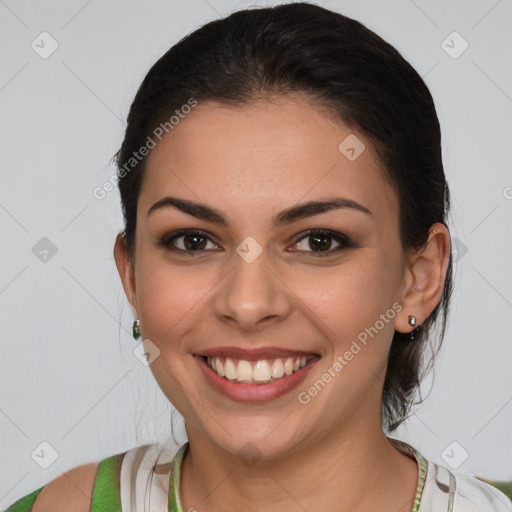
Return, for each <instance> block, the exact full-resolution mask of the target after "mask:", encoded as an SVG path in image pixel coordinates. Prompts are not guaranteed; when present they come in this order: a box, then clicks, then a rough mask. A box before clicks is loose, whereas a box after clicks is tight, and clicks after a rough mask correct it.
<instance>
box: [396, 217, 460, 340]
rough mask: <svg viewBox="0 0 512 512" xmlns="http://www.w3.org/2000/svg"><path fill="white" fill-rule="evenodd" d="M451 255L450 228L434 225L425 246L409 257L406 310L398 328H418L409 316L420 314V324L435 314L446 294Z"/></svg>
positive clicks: (404, 291) (404, 294) (403, 299)
mask: <svg viewBox="0 0 512 512" xmlns="http://www.w3.org/2000/svg"><path fill="white" fill-rule="evenodd" d="M450 254H451V241H450V232H449V231H448V228H447V227H446V226H445V225H444V224H441V223H436V224H432V226H431V227H430V230H429V237H428V241H427V243H426V244H425V246H424V247H423V248H421V249H419V250H418V251H415V252H413V253H411V254H410V255H409V256H408V258H407V262H406V270H405V276H404V285H403V288H402V296H401V300H400V303H401V304H402V308H403V309H402V310H401V311H400V313H399V314H398V315H397V316H396V317H395V330H396V331H398V332H403V333H405V332H410V331H412V330H413V329H414V328H415V326H411V325H409V322H408V317H409V315H413V316H415V317H416V326H418V325H421V324H422V323H423V322H424V321H425V320H426V319H427V318H428V316H429V315H430V313H432V311H433V310H434V308H435V307H436V305H437V304H438V303H439V300H440V299H441V295H442V293H443V288H444V281H445V278H446V271H447V270H448V264H449V261H450Z"/></svg>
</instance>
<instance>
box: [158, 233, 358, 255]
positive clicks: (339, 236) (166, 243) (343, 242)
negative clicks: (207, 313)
mask: <svg viewBox="0 0 512 512" xmlns="http://www.w3.org/2000/svg"><path fill="white" fill-rule="evenodd" d="M186 235H199V236H201V237H203V238H207V239H209V240H210V241H211V242H213V240H211V239H210V237H209V235H207V234H206V233H204V232H203V231H199V230H191V229H181V230H179V231H175V232H174V233H170V234H168V235H165V236H163V237H162V238H161V239H160V240H159V241H158V242H157V243H156V244H155V245H157V246H163V247H165V248H166V249H167V250H169V251H173V252H181V253H196V252H204V251H206V250H208V249H201V250H196V251H187V250H184V249H178V248H177V247H173V246H172V242H174V241H175V240H176V239H178V238H181V237H183V236H186ZM315 235H323V236H327V237H329V238H332V239H333V240H335V241H336V242H338V243H339V244H340V247H337V248H335V249H329V250H328V251H299V252H305V253H310V254H311V255H312V256H313V257H320V258H321V257H325V256H329V255H331V254H333V253H337V252H339V251H341V250H343V249H349V248H352V247H355V244H354V243H353V242H352V240H351V239H350V238H349V237H348V236H346V235H344V234H343V233H337V232H336V231H329V230H326V229H311V230H309V231H306V232H305V233H301V235H300V238H297V239H296V240H295V242H294V243H293V244H292V245H296V244H297V243H299V242H300V241H302V240H304V239H307V238H311V237H313V236H315ZM213 243H214V242H213ZM215 245H216V244H215Z"/></svg>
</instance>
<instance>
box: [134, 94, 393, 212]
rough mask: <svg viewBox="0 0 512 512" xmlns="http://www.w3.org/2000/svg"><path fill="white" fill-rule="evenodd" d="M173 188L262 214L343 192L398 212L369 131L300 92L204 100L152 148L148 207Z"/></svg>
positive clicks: (144, 199) (143, 196) (144, 200)
mask: <svg viewBox="0 0 512 512" xmlns="http://www.w3.org/2000/svg"><path fill="white" fill-rule="evenodd" d="M340 145H341V146H340ZM354 156H355V157H356V158H354ZM166 194H167V195H173V196H176V195H180V194H181V196H182V197H186V198H190V199H192V200H198V199H199V200H201V201H204V202H207V203H208V204H212V205H214V206H217V207H219V208H220V209H225V210H226V211H228V210H229V207H231V208H232V209H233V210H234V213H238V212H235V210H237V209H239V208H243V209H244V211H245V212H248V209H249V207H250V205H252V206H253V207H254V208H255V209H256V210H259V212H260V215H261V214H263V213H264V210H261V208H264V209H266V210H268V214H269V215H271V214H273V213H274V212H275V211H276V208H277V207H279V209H280V208H282V207H283V204H286V205H290V204H293V203H296V202H298V201H302V200H304V201H306V200H313V199H317V198H320V197H325V196H333V195H342V196H345V197H348V198H350V199H353V200H355V201H358V202H360V203H362V204H363V205H365V206H367V207H369V208H370V209H371V210H372V211H374V213H375V214H376V216H378V215H380V216H381V217H382V216H383V215H384V214H386V213H388V214H389V215H391V216H394V217H395V218H396V216H397V204H396V203H397V201H396V196H395V193H394V191H393V190H392V189H391V187H390V186H389V185H388V183H387V182H386V181H385V180H384V178H383V170H382V168H381V163H380V161H379V159H378V157H377V155H376V153H375V149H374V147H373V145H372V144H371V143H370V141H369V140H368V139H367V138H366V137H365V136H364V134H362V133H360V132H358V131H356V130H354V129H353V128H351V127H350V126H348V125H346V124H344V123H342V122H341V121H336V120H334V119H333V118H332V117H330V116H327V115H326V113H325V112H324V111H322V110H321V109H319V108H318V107H317V106H315V105H314V104H312V103H309V102H307V101H305V100H303V99H301V98H299V97H293V96H292V97H278V98H275V99H273V100H271V101H269V100H257V101H253V102H251V103H248V104H246V105H243V106H237V107H233V106H227V105H224V104H220V103H216V102H203V103H201V102H199V104H198V105H197V106H196V107H195V108H194V109H193V110H192V111H191V112H190V113H189V114H187V115H185V116H183V117H182V118H181V119H180V120H179V123H177V124H175V125H174V127H173V129H172V131H171V132H170V133H169V134H167V135H165V136H164V137H163V138H162V141H161V142H159V143H158V144H157V146H156V147H155V148H154V149H152V150H151V152H150V154H149V155H148V159H147V162H146V170H145V176H144V180H143V183H142V188H141V193H140V196H139V203H140V206H141V208H142V209H143V211H147V209H148V208H149V207H150V206H151V204H153V203H154V202H156V201H157V200H159V199H160V198H162V197H163V196H165V195H166ZM274 205H275V207H274ZM223 206H225V208H223ZM228 206H229V207H228ZM388 220H389V219H388Z"/></svg>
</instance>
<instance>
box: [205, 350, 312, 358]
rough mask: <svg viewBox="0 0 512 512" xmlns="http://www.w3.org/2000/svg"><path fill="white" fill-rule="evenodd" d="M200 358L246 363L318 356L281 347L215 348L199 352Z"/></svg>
mask: <svg viewBox="0 0 512 512" xmlns="http://www.w3.org/2000/svg"><path fill="white" fill-rule="evenodd" d="M197 355H200V356H205V357H208V356H211V357H229V358H231V359H244V360H246V361H258V360H261V359H277V358H279V357H306V356H310V355H317V354H315V353H314V352H306V351H302V350H289V349H284V348H280V347H262V348H253V349H245V348H241V347H214V348H209V349H206V350H202V351H201V352H198V353H197Z"/></svg>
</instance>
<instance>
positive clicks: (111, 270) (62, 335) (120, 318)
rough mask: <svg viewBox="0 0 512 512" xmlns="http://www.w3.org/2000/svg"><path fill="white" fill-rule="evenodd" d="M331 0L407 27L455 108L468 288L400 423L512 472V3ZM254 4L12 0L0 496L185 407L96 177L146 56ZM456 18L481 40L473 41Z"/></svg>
mask: <svg viewBox="0 0 512 512" xmlns="http://www.w3.org/2000/svg"><path fill="white" fill-rule="evenodd" d="M274 3H278V2H272V3H271V4H274ZM317 3H318V4H319V5H322V6H325V7H327V8H331V9H333V10H337V11H339V12H341V13H343V14H346V15H348V16H351V17H354V18H356V19H358V20H359V21H361V22H363V23H364V24H366V25H367V26H368V27H369V28H371V29H372V30H374V31H376V32H377V33H378V34H379V35H381V36H382V37H384V38H385V39H387V40H388V41H389V42H390V43H392V44H393V45H395V46H396V47H397V48H398V49H399V51H401V52H402V54H403V55H404V57H405V58H406V59H408V60H409V61H410V62H411V63H412V65H413V66H414V67H415V68H416V69H417V70H418V71H419V73H420V74H421V75H422V76H423V77H424V78H425V80H426V82H427V85H428V86H429V87H430V89H431V91H432V94H433V96H434V99H435V102H436V105H437V108H438V114H439V117H440V121H441V124H442V133H443V151H444V159H445V160H444V161H445V168H446V174H447V178H448V181H449V184H450V186H451V191H452V196H453V213H452V217H451V232H452V237H453V239H454V245H455V247H456V249H457V252H458V261H457V263H456V274H455V279H456V285H455V289H456V291H455V293H454V297H453V306H452V317H451V319H450V322H449V328H448V330H447V333H446V338H445V342H444V349H443V351H442V355H441V357H440V358H439V360H438V365H437V370H436V374H435V379H434V387H433V389H432V392H431V393H430V395H429V398H428V399H427V401H426V402H425V403H424V404H423V405H422V406H421V407H419V408H418V410H417V414H416V415H415V416H414V417H413V418H412V419H411V420H410V421H408V422H407V424H406V425H405V426H404V427H403V428H400V430H399V432H397V433H395V437H400V438H402V439H405V440H406V441H408V442H410V443H411V444H413V445H414V446H416V447H417V448H418V449H419V450H420V451H422V453H423V454H424V455H425V456H427V458H429V459H431V460H433V461H436V462H441V463H443V464H445V465H446V464H447V454H448V456H449V457H451V459H452V460H455V463H453V464H456V463H457V461H459V462H460V460H462V458H463V457H464V453H465V452H463V451H462V450H465V451H467V453H468V458H467V459H466V460H465V462H464V463H462V464H461V465H460V466H458V468H457V471H459V472H463V473H472V474H475V473H476V474H479V475H482V476H486V477H488V478H494V479H512V462H511V461H512V442H511V435H512V430H511V425H512V404H511V402H512V385H511V384H512V377H511V371H510V367H511V359H512V334H511V326H510V319H511V317H512V315H511V313H512V309H511V308H512V278H511V272H510V261H512V258H511V256H512V254H511V253H512V242H511V227H510V222H511V220H512V173H511V167H510V160H511V159H510V145H511V142H510V136H511V134H512V115H511V114H512V99H511V97H512V72H511V59H510V49H511V48H512V3H511V1H510V0H509V1H507V0H501V1H496V0H481V1H467V0H458V1H451V2H445V1H440V0H437V1H432V0H428V1H427V0H415V1H414V2H413V1H411V0H397V1H389V0H388V1H385V2H383V1H379V0H372V1H369V0H366V1H361V0H360V1H342V0H339V1H334V0H333V1H320V2H317ZM250 5H264V2H254V1H252V2H240V1H232V0H231V1H230V0H208V1H206V0H193V1H186V2H185V1H179V2H178V1H158V0H151V1H144V2H142V1H140V2H135V1H121V0H115V1H107V2H100V1H98V0H89V1H84V0H74V1H66V2H64V1H61V2H58V1H49V0H46V1H42V2H37V3H36V2H30V1H22V0H0V38H1V45H0V58H1V70H0V108H1V113H0V119H1V125H0V130H1V131H0V140H1V152H0V173H1V188H0V226H1V233H2V244H1V247H2V251H1V252H0V254H1V271H0V312H1V323H0V326H1V340H2V350H1V362H0V365H1V366H0V379H1V381H0V382H1V388H0V389H1V404H0V440H1V446H0V450H1V452H0V460H1V468H0V475H1V477H0V508H5V507H6V506H7V505H9V504H10V503H12V502H13V501H15V500H16V499H18V498H19V497H21V496H23V495H25V494H27V493H28V492H29V491H32V490H34V489H35V488H36V487H39V486H41V485H43V484H46V483H47V482H49V481H50V480H52V479H53V478H55V477H57V476H59V475H60V474H61V473H62V472H64V471H66V470H67V469H70V468H72V467H75V466H77V465H79V464H83V463H86V462H91V461H98V460H100V459H102V458H104V457H107V456H109V455H112V454H114V453H119V452H122V451H125V450H127V449H129V448H132V447H134V446H136V445H138V444H143V443H145V442H151V441H153V440H161V441H162V440H165V439H166V438H167V436H168V435H169V411H170V406H168V402H167V400H166V399H165V397H164V396H163V394H162V393H161V391H160V390H159V388H158V387H157V386H156V384H155V383H154V380H153V377H152V375H151V373H150V370H149V368H147V367H145V366H143V365H142V364H141V363H140V362H139V361H138V360H137V359H136V358H135V357H134V356H133V354H132V351H133V349H134V348H135V347H136V345H137V342H135V340H133V338H131V332H130V330H131V323H132V320H133V318H132V317H131V311H130V308H129V307H128V302H127V301H126V298H125V296H124V292H123V289H122V286H121V283H120V280H119V277H118V274H117V270H116V268H115V264H114V260H113V256H112V248H113V243H114V238H115V235H116V233H117V232H118V231H120V230H121V229H122V222H121V219H122V217H121V209H120V204H119V195H118V192H117V190H114V191H113V192H110V193H109V194H107V197H106V198H105V199H103V200H102V201H99V200H97V199H95V198H94V197H93V195H92V190H93V188H94V187H96V186H98V185H101V184H102V183H104V182H105V180H106V179H108V178H109V177H110V176H111V175H112V174H113V173H114V167H113V166H112V165H111V164H110V163H109V160H110V158H111V157H112V156H113V155H114V153H115V152H116V151H117V149H118V148H119V145H120V143H121V140H122V136H123V132H124V126H125V119H126V115H127V113H128V108H129V106H130V104H131V101H132V100H133V97H134V94H135V92H136V89H137V87H138V86H139V84H140V82H141V80H142V79H143V77H144V76H145V74H146V72H147V71H148V69H149V67H150V66H151V65H152V64H153V63H154V62H155V61H156V59H157V58H158V57H160V56H161V55H162V54H163V53H164V52H165V51H166V50H167V49H168V47H169V46H170V45H172V44H173V43H175V42H177V41H178V40H179V39H180V38H181V37H183V36H184V35H186V34H187V33H189V32H190V31H192V30H193V29H195V28H197V27H199V26H200V25H201V24H203V23H205V22H206V21H209V20H211V19H214V18H218V17H219V16H224V15H227V14H229V13H231V12H232V11H234V10H238V9H240V8H245V7H248V6H250ZM43 31H47V32H48V33H49V34H51V36H52V37H53V38H54V39H55V40H56V41H57V42H58V48H57V50H56V51H55V52H54V53H53V54H52V55H51V56H49V57H48V58H47V59H43V58H41V57H40V56H39V54H38V53H36V52H35V51H34V50H33V49H32V47H31V43H32V41H34V40H35V41H36V43H37V42H38V41H39V43H38V44H39V45H40V46H42V43H41V42H40V38H39V37H38V36H39V34H41V32H43ZM454 31H456V32H458V33H459V34H460V36H461V37H462V38H464V40H465V41H467V43H468V44H469V47H468V48H467V50H466V51H465V52H464V53H462V54H461V55H460V56H458V58H453V54H456V53H459V52H460V50H461V49H463V46H462V45H463V44H464V42H463V40H461V39H460V38H459V37H458V36H451V37H450V38H448V39H447V37H448V36H449V35H450V34H452V32H454ZM45 37H46V36H45ZM454 37H455V38H454ZM45 41H46V42H45V48H46V49H48V48H49V47H50V46H49V40H48V39H46V40H45ZM443 41H445V43H443ZM449 47H452V48H449ZM445 50H448V51H451V53H452V56H450V55H449V54H448V53H447V51H445ZM43 237H47V238H48V239H50V240H51V242H52V243H53V244H54V245H55V246H56V247H57V253H56V254H55V255H53V256H51V253H50V254H49V255H48V257H47V260H48V261H46V262H43V261H41V260H40V259H39V258H38V257H36V255H35V254H34V252H33V247H34V246H35V245H36V244H37V243H38V242H39V241H40V239H41V238H43ZM36 247H39V246H36ZM40 257H42V255H40ZM426 384H427V385H426V387H425V389H426V391H427V392H428V389H429V383H426ZM138 424H140V426H141V431H140V432H138V431H137V425H138ZM43 441H46V442H48V443H50V445H51V446H53V447H54V449H55V450H56V451H57V452H58V458H57V460H56V461H55V462H54V463H53V464H52V465H51V466H50V467H49V468H48V469H43V468H41V467H40V466H39V465H38V464H37V463H36V462H35V460H33V458H32V457H31V453H32V452H33V451H34V450H35V449H36V448H38V447H39V445H40V443H41V442H43ZM453 441H456V442H457V443H458V444H457V445H455V446H453V445H452V446H451V447H450V448H449V449H448V451H446V450H445V449H446V448H447V447H449V445H450V444H451V443H452V442H453ZM452 449H453V451H452ZM443 453H444V457H443Z"/></svg>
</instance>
